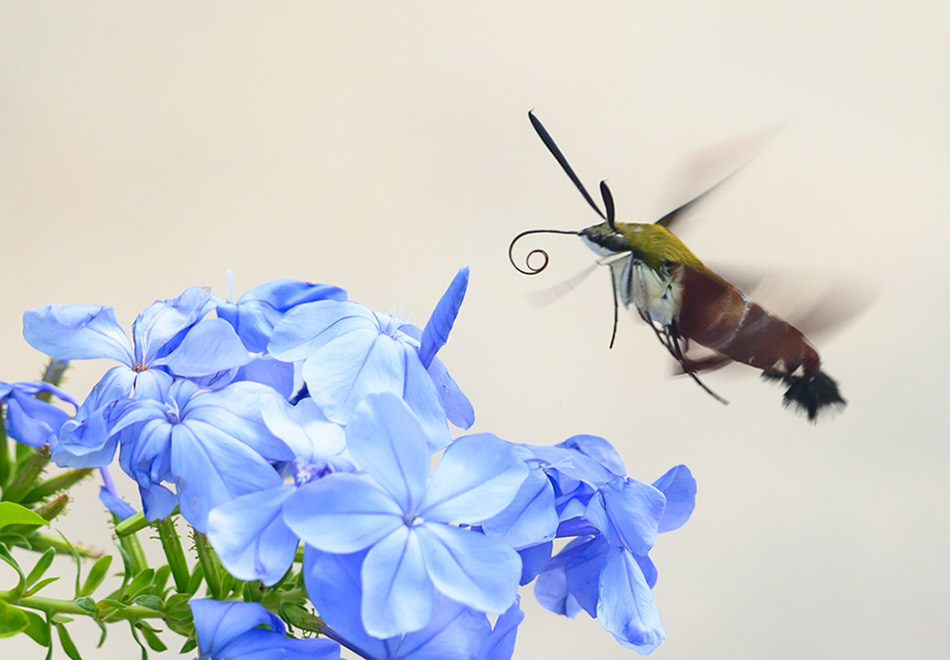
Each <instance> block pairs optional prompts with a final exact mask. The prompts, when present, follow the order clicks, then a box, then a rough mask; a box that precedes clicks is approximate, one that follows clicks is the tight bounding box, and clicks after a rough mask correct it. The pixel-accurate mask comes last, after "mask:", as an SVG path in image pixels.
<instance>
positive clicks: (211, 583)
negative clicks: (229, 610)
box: [195, 531, 224, 599]
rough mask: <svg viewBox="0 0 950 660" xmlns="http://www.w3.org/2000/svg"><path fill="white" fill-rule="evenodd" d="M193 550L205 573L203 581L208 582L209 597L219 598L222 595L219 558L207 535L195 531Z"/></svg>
mask: <svg viewBox="0 0 950 660" xmlns="http://www.w3.org/2000/svg"><path fill="white" fill-rule="evenodd" d="M195 550H196V551H197V553H198V561H199V562H200V563H201V568H202V571H203V572H204V574H205V582H207V583H208V591H209V592H210V593H211V597H212V598H215V599H220V598H222V597H223V596H224V594H223V593H221V592H222V591H223V586H222V584H221V570H222V568H221V560H219V559H218V555H217V553H215V551H214V548H212V547H211V544H210V543H208V537H206V536H205V535H204V534H201V533H199V532H197V531H196V532H195Z"/></svg>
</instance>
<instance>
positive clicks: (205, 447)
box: [171, 422, 281, 533]
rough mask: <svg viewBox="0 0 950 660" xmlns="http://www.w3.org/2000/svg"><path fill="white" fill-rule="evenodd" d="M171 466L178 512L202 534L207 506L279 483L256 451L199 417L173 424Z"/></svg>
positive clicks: (272, 486) (206, 524) (219, 503)
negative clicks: (194, 420) (198, 418)
mask: <svg viewBox="0 0 950 660" xmlns="http://www.w3.org/2000/svg"><path fill="white" fill-rule="evenodd" d="M171 471H172V475H173V476H174V479H175V485H176V488H177V490H178V500H179V507H180V508H181V514H182V515H183V516H184V517H185V520H187V521H188V522H190V523H191V525H192V526H193V527H194V528H195V529H197V530H198V531H199V532H202V533H204V532H206V531H207V529H208V512H209V511H211V509H214V508H215V507H218V506H220V505H222V504H224V503H225V502H228V501H230V500H232V499H234V498H235V497H239V496H241V495H246V494H247V493H253V492H256V491H260V490H266V489H268V488H275V487H277V486H279V485H280V483H281V479H280V477H279V476H278V475H277V473H276V472H275V471H274V468H272V467H271V466H270V465H269V464H268V463H267V461H265V460H264V459H263V458H261V456H260V454H258V453H257V452H255V451H254V450H253V449H251V448H250V447H248V446H247V445H246V444H244V443H242V442H240V441H239V440H236V439H235V438H233V437H231V436H230V435H227V434H226V433H224V432H222V431H220V430H219V429H217V428H216V427H214V426H211V425H209V424H205V423H202V422H183V423H181V424H175V425H174V426H173V428H172V446H171Z"/></svg>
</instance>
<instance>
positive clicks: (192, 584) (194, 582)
mask: <svg viewBox="0 0 950 660" xmlns="http://www.w3.org/2000/svg"><path fill="white" fill-rule="evenodd" d="M204 576H205V571H204V569H203V568H202V567H201V564H198V565H197V566H195V570H194V572H193V573H192V574H191V577H190V578H188V586H187V587H186V589H185V592H186V593H189V594H193V593H196V592H197V591H198V587H200V586H201V581H202V580H204Z"/></svg>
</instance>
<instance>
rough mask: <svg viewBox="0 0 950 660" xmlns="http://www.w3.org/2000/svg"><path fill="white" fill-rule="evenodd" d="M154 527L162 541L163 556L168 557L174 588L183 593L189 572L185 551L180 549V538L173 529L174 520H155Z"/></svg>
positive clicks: (186, 585)
mask: <svg viewBox="0 0 950 660" xmlns="http://www.w3.org/2000/svg"><path fill="white" fill-rule="evenodd" d="M155 528H156V529H157V530H158V537H159V538H160V539H161V541H162V548H163V549H164V550H165V557H167V558H168V565H169V566H170V567H171V569H172V577H173V578H174V579H175V588H176V589H177V590H178V592H179V593H185V592H186V591H187V589H188V578H189V576H190V574H189V572H188V562H186V561H185V553H184V551H183V550H182V549H181V539H180V538H178V530H176V529H175V521H173V520H172V519H171V517H168V518H165V519H163V520H156V521H155Z"/></svg>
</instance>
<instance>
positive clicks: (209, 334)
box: [23, 287, 252, 467]
mask: <svg viewBox="0 0 950 660" xmlns="http://www.w3.org/2000/svg"><path fill="white" fill-rule="evenodd" d="M212 307H213V302H212V299H211V294H210V293H209V292H208V291H207V290H205V289H203V288H202V287H191V288H190V289H187V290H185V291H184V293H182V294H181V295H180V296H178V297H177V298H174V299H171V300H159V301H156V302H154V303H153V304H151V305H149V307H147V308H146V309H145V311H143V312H142V313H141V314H139V316H138V317H137V318H136V319H135V322H134V323H133V324H132V338H133V341H132V343H131V344H130V343H129V340H128V338H127V337H126V335H125V332H124V331H123V330H122V328H121V327H120V326H119V323H118V321H116V318H115V310H114V309H113V308H112V307H105V306H101V305H66V306H63V305H47V306H45V307H38V308H36V309H31V310H27V311H26V312H25V313H24V314H23V336H24V338H25V339H26V340H27V341H28V342H29V343H30V345H31V346H33V347H34V348H36V349H38V350H40V351H43V352H44V353H46V354H47V355H50V356H52V357H54V358H58V359H62V360H88V359H96V358H108V359H112V360H115V361H118V362H120V363H121V365H120V366H117V367H114V368H112V369H110V370H109V371H108V372H107V373H106V374H105V375H104V376H103V377H102V379H101V380H100V381H99V383H97V385H96V386H95V387H94V388H93V391H92V392H91V393H90V395H89V397H87V398H86V401H84V402H83V405H82V406H81V407H80V409H79V411H78V413H77V415H76V417H75V419H73V420H70V422H69V423H67V424H65V425H64V428H63V429H62V431H61V435H60V440H61V442H60V447H59V448H58V451H57V453H56V454H55V455H54V457H53V458H54V460H55V461H56V462H57V463H58V464H60V465H63V466H70V467H98V466H101V465H107V464H108V463H110V462H111V460H112V456H113V453H114V451H115V442H114V441H113V442H110V434H109V427H110V424H111V422H112V419H111V412H112V408H111V405H112V404H113V403H114V402H116V401H119V400H122V399H126V398H128V397H130V396H131V397H135V398H162V397H163V396H164V394H165V392H166V391H167V389H168V387H169V386H170V385H171V383H172V380H173V374H174V375H178V376H187V377H191V376H209V375H213V374H216V373H218V372H221V371H225V370H229V369H234V368H237V367H239V366H241V365H242V364H246V363H247V362H249V361H250V360H251V359H252V356H251V355H250V354H249V353H248V352H247V350H245V349H244V347H243V345H242V344H241V342H240V340H239V339H238V337H237V335H236V334H235V333H234V330H233V329H232V328H231V326H230V325H229V324H228V323H226V322H225V321H223V320H221V319H209V320H206V321H204V322H201V323H199V321H200V320H201V318H202V317H203V316H204V315H205V314H206V313H207V312H208V311H210V310H211V309H212Z"/></svg>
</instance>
